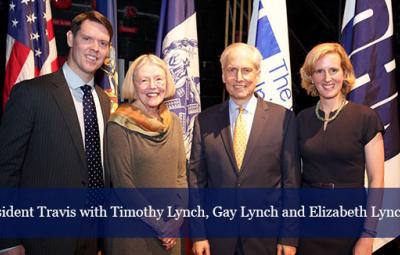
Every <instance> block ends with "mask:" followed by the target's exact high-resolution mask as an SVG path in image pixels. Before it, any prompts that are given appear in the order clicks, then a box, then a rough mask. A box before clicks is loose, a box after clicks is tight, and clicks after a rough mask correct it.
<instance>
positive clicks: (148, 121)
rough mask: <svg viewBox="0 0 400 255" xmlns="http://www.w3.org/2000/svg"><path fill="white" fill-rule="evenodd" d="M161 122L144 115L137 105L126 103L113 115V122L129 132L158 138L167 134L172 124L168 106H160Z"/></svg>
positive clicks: (111, 119) (111, 118)
mask: <svg viewBox="0 0 400 255" xmlns="http://www.w3.org/2000/svg"><path fill="white" fill-rule="evenodd" d="M160 117H161V121H160V120H158V119H156V118H154V117H151V116H149V115H148V114H146V113H144V112H143V111H142V110H141V109H139V108H138V107H136V106H135V105H132V104H128V103H124V104H121V105H120V106H119V107H118V109H117V110H116V111H115V112H114V113H113V114H112V115H111V117H110V121H113V122H115V123H117V124H119V125H121V126H123V127H125V128H127V129H129V130H132V131H136V132H139V133H142V134H145V135H148V136H158V135H160V134H163V133H165V132H166V131H167V130H168V128H169V126H170V124H171V120H172V118H171V112H170V111H169V110H168V108H167V106H166V105H165V104H164V103H162V104H161V105H160Z"/></svg>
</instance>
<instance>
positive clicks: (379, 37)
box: [341, 0, 400, 247]
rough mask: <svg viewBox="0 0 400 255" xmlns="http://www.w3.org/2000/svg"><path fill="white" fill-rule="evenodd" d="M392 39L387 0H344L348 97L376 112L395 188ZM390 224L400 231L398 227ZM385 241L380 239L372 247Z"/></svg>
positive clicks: (398, 171) (399, 148)
mask: <svg viewBox="0 0 400 255" xmlns="http://www.w3.org/2000/svg"><path fill="white" fill-rule="evenodd" d="M393 39H394V38H393V14H392V5H391V1H390V0H386V1H383V0H382V1H376V0H360V1H357V0H347V1H346V7H345V13H344V17H343V25H342V38H341V41H342V44H343V46H344V47H345V49H346V51H347V53H348V54H349V57H350V59H351V62H352V63H353V66H354V71H355V74H356V78H357V80H356V84H355V86H354V88H353V90H352V92H351V93H350V95H349V99H350V100H352V101H354V102H357V103H361V104H365V105H368V106H370V107H371V108H373V109H375V110H376V112H377V113H378V114H379V117H380V118H381V120H382V122H383V124H384V126H385V135H384V143H385V186H386V187H397V188H398V187H400V137H399V113H398V91H397V88H396V79H395V69H396V63H395V58H394V55H393ZM384 204H385V201H384ZM399 204H400V201H399ZM380 224H381V225H383V224H385V223H384V222H381V223H380ZM391 227H393V228H397V229H398V231H397V233H398V234H400V226H391ZM378 231H379V228H378ZM384 243H385V241H381V242H380V243H378V244H376V245H375V247H377V246H381V245H383V244H384Z"/></svg>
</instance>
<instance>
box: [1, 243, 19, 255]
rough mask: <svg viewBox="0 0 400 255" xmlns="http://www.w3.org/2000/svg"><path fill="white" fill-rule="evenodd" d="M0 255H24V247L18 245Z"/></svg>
mask: <svg viewBox="0 0 400 255" xmlns="http://www.w3.org/2000/svg"><path fill="white" fill-rule="evenodd" d="M0 255H25V249H24V246H22V245H18V246H15V247H13V248H11V249H9V250H7V251H5V252H0Z"/></svg>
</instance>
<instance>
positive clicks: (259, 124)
mask: <svg viewBox="0 0 400 255" xmlns="http://www.w3.org/2000/svg"><path fill="white" fill-rule="evenodd" d="M267 111H268V105H267V104H265V103H264V102H263V100H262V99H260V98H258V99H257V108H256V112H255V114H254V119H253V124H252V126H251V131H250V135H249V140H248V141H247V147H246V152H245V154H244V158H243V164H242V169H245V167H246V164H247V163H248V161H249V160H250V158H251V155H252V154H253V151H254V149H255V147H256V144H257V141H259V139H260V137H261V135H262V133H263V131H264V127H265V126H266V123H267V120H268V114H266V112H267Z"/></svg>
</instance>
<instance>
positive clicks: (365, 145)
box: [297, 43, 384, 255]
mask: <svg viewBox="0 0 400 255" xmlns="http://www.w3.org/2000/svg"><path fill="white" fill-rule="evenodd" d="M300 74H301V79H302V81H301V85H302V87H303V88H304V89H305V90H307V93H308V94H309V95H311V96H318V97H319V101H318V103H317V105H316V106H314V107H311V108H308V109H305V110H303V111H302V112H300V113H299V115H298V117H297V120H298V139H299V146H300V153H301V157H302V162H303V176H302V179H303V186H304V187H311V188H362V187H364V175H365V168H366V170H367V177H368V187H370V188H382V187H383V180H384V174H383V165H384V150H383V137H382V134H383V132H384V128H383V125H382V123H381V121H380V119H379V117H378V115H377V114H376V113H375V111H374V110H372V109H371V108H369V107H367V106H364V105H359V104H355V103H352V102H349V101H347V100H346V95H347V94H348V93H349V92H350V90H351V88H352V86H353V84H354V83H355V76H354V71H353V66H352V65H351V62H350V59H349V57H348V56H347V54H346V52H345V50H344V49H343V47H342V46H341V45H340V44H338V43H322V44H319V45H317V46H315V47H314V48H313V49H312V50H311V51H310V52H309V53H308V54H307V56H306V59H305V61H304V64H303V66H302V68H301V69H300ZM372 225H373V224H372ZM349 227H352V226H349ZM371 228H372V229H371ZM375 234H376V232H375V229H374V227H371V226H370V224H368V223H367V222H364V230H363V233H362V234H361V236H362V237H361V238H358V239H357V238H336V239H332V238H313V239H311V238H302V239H301V241H300V245H299V254H301V255H308V254H324V255H330V254H331V255H334V254H337V255H339V254H340V255H343V254H345V255H346V254H363V255H366V254H372V243H373V237H374V236H375Z"/></svg>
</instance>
